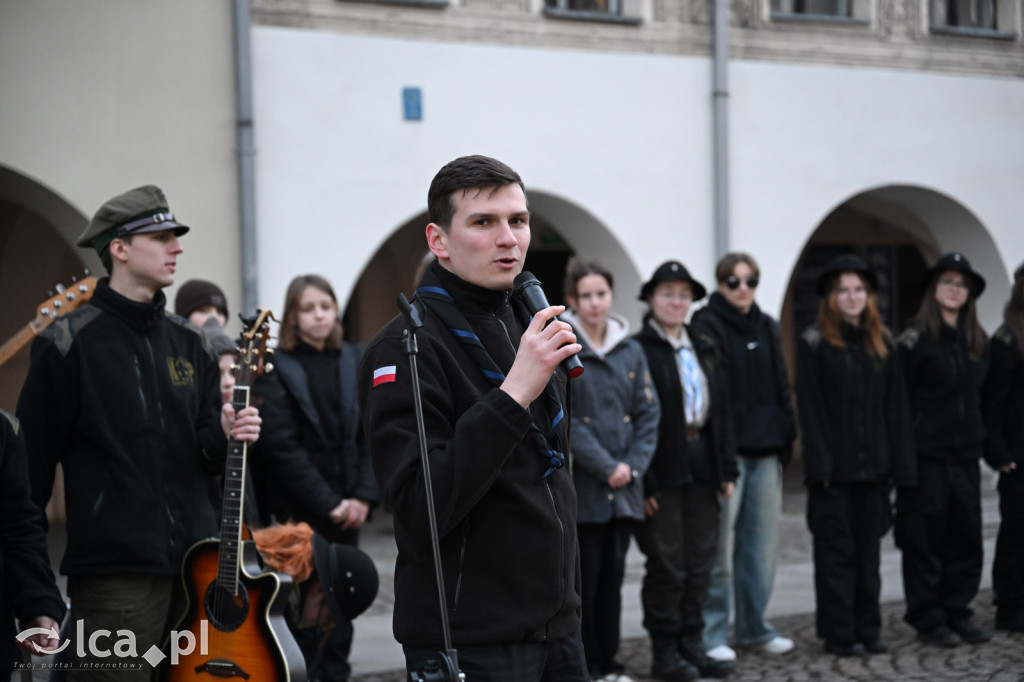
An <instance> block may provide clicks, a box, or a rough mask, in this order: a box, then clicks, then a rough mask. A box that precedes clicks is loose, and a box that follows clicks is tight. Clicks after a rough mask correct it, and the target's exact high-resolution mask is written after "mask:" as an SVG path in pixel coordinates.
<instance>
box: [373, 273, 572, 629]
mask: <svg viewBox="0 0 1024 682" xmlns="http://www.w3.org/2000/svg"><path fill="white" fill-rule="evenodd" d="M431 267H432V268H434V272H435V274H436V275H437V276H438V277H439V278H440V280H441V282H442V283H443V284H444V288H445V289H446V290H447V291H448V292H449V293H450V294H451V296H452V297H453V299H454V302H455V304H456V305H457V306H458V308H459V309H460V310H461V311H462V312H463V314H464V315H465V318H466V320H467V321H468V323H469V325H470V326H471V328H472V331H473V332H474V333H475V334H476V335H477V336H478V337H479V338H480V340H481V341H482V343H483V345H484V347H485V348H487V349H488V351H489V353H490V355H491V357H492V358H493V359H494V361H495V362H496V363H497V365H498V367H499V368H500V369H501V370H502V371H503V372H505V373H507V372H508V370H509V368H510V367H511V365H512V362H513V360H514V358H515V352H516V347H517V345H518V343H519V339H520V337H521V336H522V331H523V325H522V324H521V323H520V321H519V320H518V319H516V316H515V315H514V313H513V310H512V308H511V306H510V305H509V303H508V292H501V291H489V290H486V289H481V288H479V287H476V286H473V285H471V284H468V283H466V282H464V281H462V280H460V279H459V278H457V277H455V276H454V275H453V274H451V273H449V272H447V271H446V270H444V269H443V268H441V267H440V266H439V265H438V264H437V263H434V264H432V265H431ZM404 330H405V322H404V319H401V318H396V319H394V320H392V321H391V322H390V323H388V324H387V325H386V326H385V327H384V328H383V329H381V331H380V332H379V333H378V334H377V336H376V337H375V338H374V339H373V340H372V341H371V342H370V343H369V344H368V345H367V348H366V351H365V353H364V355H363V360H362V363H361V364H360V368H359V401H360V407H361V410H362V414H363V421H364V424H365V428H366V433H367V437H368V438H369V441H370V454H371V457H372V458H373V465H374V471H375V472H376V474H377V480H378V481H379V482H380V485H381V491H382V493H383V499H384V504H385V505H387V506H390V507H391V508H392V509H393V510H394V523H395V540H396V542H397V544H398V559H397V563H396V566H395V611H394V630H395V637H396V639H397V640H398V641H399V642H402V643H403V644H412V645H437V644H440V643H441V642H442V641H443V640H442V634H441V621H440V615H439V609H438V594H437V582H436V578H435V571H434V566H433V558H432V550H431V543H430V530H429V525H428V516H427V500H426V496H425V492H424V476H423V469H422V467H421V465H420V450H419V445H418V436H417V428H416V419H415V414H414V409H413V400H414V399H413V386H412V382H411V379H410V371H409V357H408V356H407V355H406V354H405V352H404V351H403V340H402V337H403V332H404ZM416 339H417V342H418V351H419V352H418V355H417V358H418V368H419V378H420V382H421V388H422V396H423V412H424V423H425V426H426V447H427V450H428V452H429V461H430V478H431V481H432V486H433V491H434V499H435V501H436V505H437V523H438V530H439V534H440V538H441V558H442V563H443V572H444V583H445V595H446V598H447V606H448V611H449V615H450V617H451V633H452V641H453V642H454V643H455V644H462V643H472V642H479V643H485V642H492V643H493V642H509V641H546V640H554V639H562V638H564V637H567V636H569V635H571V634H573V633H574V632H575V631H576V630H577V629H578V628H579V626H580V616H579V609H580V588H579V561H578V556H577V551H576V494H575V491H574V489H573V483H572V476H571V474H570V472H569V468H568V466H565V467H562V468H560V469H555V470H554V471H552V472H551V473H550V475H548V476H547V477H545V476H544V473H545V471H546V470H547V468H548V459H547V458H546V457H542V456H541V455H540V453H539V448H538V447H537V443H536V442H535V441H534V439H533V438H531V437H530V435H529V434H528V430H529V426H530V423H531V420H533V419H535V420H536V423H537V424H538V426H540V427H541V428H542V430H544V431H546V430H547V429H548V426H549V425H550V424H551V423H552V420H553V419H554V417H555V416H556V415H554V414H550V412H549V409H548V405H547V401H546V400H545V395H544V394H542V395H541V397H540V398H538V399H537V400H536V401H534V403H533V404H532V405H531V406H530V410H529V411H527V410H524V409H523V408H522V407H521V406H520V405H519V404H518V403H516V402H515V401H514V400H513V399H512V398H511V397H510V396H509V395H508V394H507V393H505V392H504V391H502V390H500V389H499V388H496V387H495V386H494V385H493V384H492V383H491V382H490V381H489V380H488V379H487V378H486V377H485V376H484V375H483V374H482V373H481V371H480V369H479V368H478V366H477V365H476V363H475V362H474V361H473V360H472V359H471V358H470V356H469V354H468V353H467V352H466V351H465V350H464V349H463V347H462V346H461V345H460V344H459V343H458V342H457V341H456V340H455V337H454V336H453V334H452V332H450V331H449V330H448V329H447V328H445V326H444V325H443V324H442V323H441V320H440V319H439V318H438V317H437V315H436V314H435V313H434V312H433V311H431V310H429V309H427V310H426V315H425V321H424V325H423V327H422V328H421V329H420V330H419V332H418V333H417V335H416ZM375 375H376V378H375ZM552 381H555V382H556V383H557V391H558V395H559V396H562V401H563V406H564V400H565V398H564V396H565V382H566V376H565V374H564V373H563V372H562V371H561V370H558V371H557V372H556V373H555V374H554V376H553V377H552ZM375 383H376V385H374V384H375ZM563 409H564V410H565V413H566V414H568V411H569V409H568V407H567V406H564V407H563ZM557 432H558V440H559V442H560V443H561V445H562V447H563V448H564V447H565V446H566V443H567V438H568V419H562V420H561V421H560V422H559V423H558V426H557Z"/></svg>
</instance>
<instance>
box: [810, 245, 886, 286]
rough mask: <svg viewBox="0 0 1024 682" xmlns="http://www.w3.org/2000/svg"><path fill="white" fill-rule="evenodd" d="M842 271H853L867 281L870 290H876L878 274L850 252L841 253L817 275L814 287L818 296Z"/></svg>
mask: <svg viewBox="0 0 1024 682" xmlns="http://www.w3.org/2000/svg"><path fill="white" fill-rule="evenodd" d="M844 272H855V273H857V274H858V275H860V276H861V278H862V279H863V280H864V281H865V282H867V283H868V286H870V287H871V290H872V291H878V275H876V274H875V271H874V270H872V269H871V268H870V267H868V264H867V263H865V262H864V261H863V260H861V259H860V258H859V257H858V256H855V255H854V254H852V253H841V254H839V255H838V256H836V257H835V258H833V259H832V260H831V261H829V263H828V265H826V266H825V269H824V270H823V271H822V273H821V274H820V275H818V281H817V284H816V288H817V290H818V295H819V296H824V295H825V294H826V293H828V287H829V284H831V283H832V280H833V279H838V277H839V275H841V274H843V273H844Z"/></svg>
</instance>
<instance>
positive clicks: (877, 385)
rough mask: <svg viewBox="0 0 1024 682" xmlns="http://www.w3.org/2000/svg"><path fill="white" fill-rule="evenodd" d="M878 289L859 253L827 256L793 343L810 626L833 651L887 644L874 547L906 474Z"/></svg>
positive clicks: (904, 412)
mask: <svg viewBox="0 0 1024 682" xmlns="http://www.w3.org/2000/svg"><path fill="white" fill-rule="evenodd" d="M877 287H878V280H877V278H876V277H875V274H874V272H872V270H871V269H870V268H869V267H868V266H867V264H865V263H864V261H862V260H861V259H860V258H858V257H856V256H854V255H852V254H844V255H841V256H838V257H836V258H835V259H834V260H833V261H832V262H831V263H830V264H829V266H828V267H827V268H826V269H825V271H824V272H823V273H822V274H821V276H820V277H819V278H818V293H819V295H820V296H821V304H820V308H819V311H818V321H817V322H816V323H815V324H814V325H812V326H811V327H809V328H808V329H807V330H806V331H804V333H803V334H802V335H801V337H800V341H799V345H798V350H797V353H798V355H797V381H796V391H797V402H798V406H799V413H800V425H801V432H802V445H803V450H802V452H803V461H804V482H805V484H806V485H807V488H808V493H807V525H808V526H809V528H810V530H811V534H812V535H813V538H814V587H815V595H816V597H817V613H816V617H817V631H818V636H819V637H821V638H822V639H823V640H824V641H825V651H827V652H829V653H832V654H836V655H839V656H849V655H855V654H863V653H865V652H867V653H883V652H885V651H887V650H888V644H887V643H886V641H885V639H884V638H883V637H882V632H881V626H882V619H881V613H880V610H879V606H878V600H879V594H880V591H881V578H880V576H879V570H878V567H879V562H880V559H881V552H880V548H879V546H880V541H881V537H882V535H884V534H885V532H886V531H887V530H888V528H889V519H890V512H889V491H890V481H892V482H895V484H896V485H898V486H908V485H912V484H913V483H914V481H915V477H914V452H913V440H912V435H911V427H910V418H909V412H908V409H907V396H906V390H905V387H904V383H903V375H902V371H901V370H900V367H899V358H898V356H897V354H896V353H895V352H894V350H895V349H894V342H893V340H892V337H891V336H890V334H889V332H888V330H887V329H885V327H884V326H883V325H882V322H881V319H880V317H879V314H878V306H877V303H876V294H875V291H876V289H877Z"/></svg>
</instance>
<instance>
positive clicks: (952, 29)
mask: <svg viewBox="0 0 1024 682" xmlns="http://www.w3.org/2000/svg"><path fill="white" fill-rule="evenodd" d="M928 30H929V31H931V32H932V34H933V35H939V36H956V37H958V38H989V39H991V40H1006V41H1011V40H1016V39H1017V36H1016V35H1014V34H1013V33H1002V32H1000V31H999V30H997V29H994V28H971V27H969V26H929V27H928Z"/></svg>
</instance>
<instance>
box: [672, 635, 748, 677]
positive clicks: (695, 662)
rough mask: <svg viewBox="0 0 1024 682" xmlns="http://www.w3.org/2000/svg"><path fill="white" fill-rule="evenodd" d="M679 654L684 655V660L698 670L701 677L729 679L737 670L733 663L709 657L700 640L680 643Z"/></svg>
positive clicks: (684, 640)
mask: <svg viewBox="0 0 1024 682" xmlns="http://www.w3.org/2000/svg"><path fill="white" fill-rule="evenodd" d="M679 653H680V654H682V656H683V660H685V661H686V662H687V663H689V664H690V665H692V666H694V667H695V668H697V671H698V672H699V673H700V676H701V677H713V678H716V679H721V678H723V677H728V676H729V674H730V673H732V671H733V670H734V669H735V668H736V664H735V663H733V662H732V661H716V660H715V659H713V658H711V657H710V656H708V655H707V653H705V651H704V644H703V643H702V642H701V641H700V640H694V639H683V640H682V641H681V642H680V643H679Z"/></svg>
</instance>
